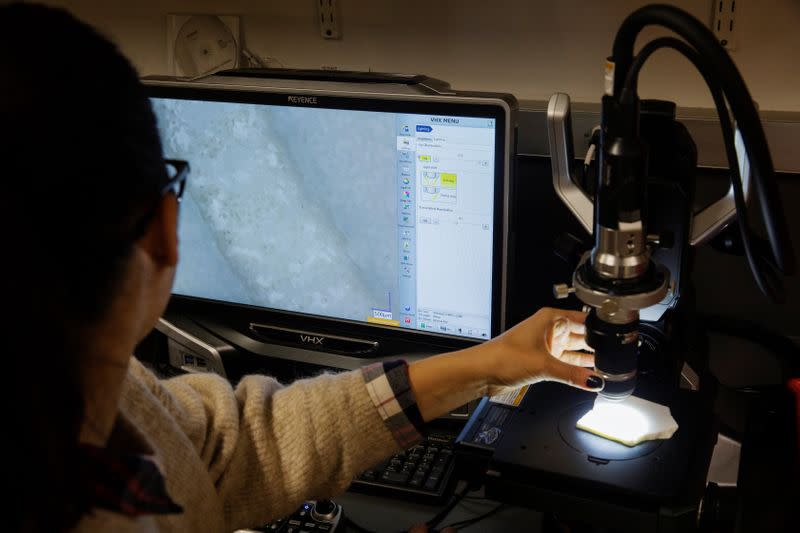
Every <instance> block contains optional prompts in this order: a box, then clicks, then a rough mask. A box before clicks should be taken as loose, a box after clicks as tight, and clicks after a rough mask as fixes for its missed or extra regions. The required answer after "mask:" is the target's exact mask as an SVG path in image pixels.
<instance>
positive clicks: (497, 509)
mask: <svg viewBox="0 0 800 533" xmlns="http://www.w3.org/2000/svg"><path fill="white" fill-rule="evenodd" d="M505 505H506V504H504V503H501V504H498V505H497V506H496V507H494V508H493V509H491V510H489V511H487V512H485V513H483V514H482V515H478V516H475V517H473V518H468V519H466V520H460V521H458V522H453V523H452V524H448V525H446V526H444V527H443V528H442V529H447V528H448V527H452V528H454V529H456V530H458V529H462V528H465V527H469V526H473V525H475V524H477V523H478V522H480V521H481V520H486V519H487V518H489V517H490V516H494V515H496V514H497V513H499V512H500V511H502V510H503V508H504V507H505Z"/></svg>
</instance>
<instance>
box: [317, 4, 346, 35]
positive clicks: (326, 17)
mask: <svg viewBox="0 0 800 533" xmlns="http://www.w3.org/2000/svg"><path fill="white" fill-rule="evenodd" d="M341 22H342V15H341V12H340V10H339V0H319V32H320V35H322V38H323V39H341V38H342V25H341Z"/></svg>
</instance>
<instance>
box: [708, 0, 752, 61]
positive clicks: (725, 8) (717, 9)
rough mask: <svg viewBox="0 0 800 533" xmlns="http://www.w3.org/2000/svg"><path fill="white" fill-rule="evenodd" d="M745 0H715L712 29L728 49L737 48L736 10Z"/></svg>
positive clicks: (713, 3) (720, 42)
mask: <svg viewBox="0 0 800 533" xmlns="http://www.w3.org/2000/svg"><path fill="white" fill-rule="evenodd" d="M743 1H744V0H713V2H712V4H711V5H712V14H711V15H712V16H711V30H712V31H713V32H714V35H715V36H716V37H717V40H718V41H719V44H721V45H722V46H723V47H724V48H725V49H726V50H735V49H736V38H735V36H736V22H735V15H736V10H737V9H741V8H742V2H743Z"/></svg>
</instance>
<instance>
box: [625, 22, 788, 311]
mask: <svg viewBox="0 0 800 533" xmlns="http://www.w3.org/2000/svg"><path fill="white" fill-rule="evenodd" d="M662 48H672V49H673V50H675V51H677V52H679V53H681V54H682V55H683V56H684V57H686V58H687V59H688V60H689V61H690V62H691V63H692V64H693V65H694V67H695V68H696V69H697V70H698V72H700V74H701V75H702V76H703V79H704V80H705V82H706V85H707V86H708V89H709V91H710V92H711V96H712V98H713V99H714V105H715V106H716V108H717V114H718V115H719V122H720V127H721V129H722V138H723V141H724V144H725V153H726V155H727V159H728V166H729V167H730V172H731V186H732V187H733V196H734V203H735V205H736V214H737V217H738V218H739V224H738V226H739V233H740V235H741V238H742V245H743V247H744V252H745V257H746V259H747V263H748V265H749V267H750V271H751V272H752V274H753V278H754V279H755V282H756V285H758V288H759V289H760V290H761V292H762V293H763V294H764V295H765V296H766V297H767V298H769V299H770V300H772V301H774V302H780V301H783V294H782V291H781V290H780V289H781V285H780V279H779V277H778V275H777V274H776V272H775V271H774V268H775V267H774V265H771V264H770V263H769V262H768V259H767V260H763V259H766V258H763V256H761V255H760V254H758V253H757V252H756V250H755V249H754V248H755V245H756V242H757V237H756V236H755V234H753V232H752V231H751V229H750V224H749V222H748V214H747V203H746V201H745V197H744V188H743V186H742V177H741V172H740V169H739V158H738V156H737V154H736V141H735V139H734V132H733V131H734V130H733V125H732V124H731V119H730V114H729V112H728V107H727V105H726V104H725V97H724V94H723V92H722V88H721V87H720V86H719V84H718V83H717V82H716V81H715V80H714V78H712V77H711V74H710V71H711V69H710V67H709V65H708V64H707V63H706V62H705V60H704V59H703V58H702V57H701V56H700V55H699V54H698V53H697V51H696V50H694V49H693V48H692V47H690V46H689V45H688V44H686V43H685V42H683V41H681V40H678V39H675V38H674V37H662V38H659V39H655V40H653V41H651V42H649V43H647V44H646V45H645V46H644V47H642V49H641V50H640V51H639V54H637V55H636V58H635V59H634V61H633V64H632V65H631V67H630V69H629V70H628V73H627V75H626V76H625V83H624V85H623V87H622V90H621V91H620V101H623V102H624V101H628V100H630V99H633V98H635V97H636V92H637V86H638V78H639V72H640V71H641V69H642V67H643V66H644V64H645V62H646V61H647V60H648V59H649V58H650V56H651V55H652V54H653V53H654V52H655V51H657V50H660V49H662ZM762 258H763V259H762ZM760 259H762V260H760Z"/></svg>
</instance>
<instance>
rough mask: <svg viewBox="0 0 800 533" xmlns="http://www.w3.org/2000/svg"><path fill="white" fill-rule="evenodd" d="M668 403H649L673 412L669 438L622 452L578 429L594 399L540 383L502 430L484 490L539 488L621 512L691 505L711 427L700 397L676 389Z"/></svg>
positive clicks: (697, 492)
mask: <svg viewBox="0 0 800 533" xmlns="http://www.w3.org/2000/svg"><path fill="white" fill-rule="evenodd" d="M640 385H642V384H640ZM637 394H641V391H639V390H637ZM671 396H672V397H671V398H663V397H662V398H652V397H651V399H652V400H654V401H657V402H658V403H662V404H665V405H668V406H669V408H670V409H671V411H672V416H673V417H674V418H675V420H676V421H677V423H678V430H677V431H676V432H675V433H674V434H673V436H672V437H671V438H670V439H666V440H651V441H645V442H642V443H640V444H637V445H635V446H626V445H624V444H620V443H618V442H613V441H610V440H608V439H606V438H603V437H599V436H597V435H594V434H591V433H588V432H586V431H583V430H581V429H578V428H576V427H575V426H576V422H577V421H578V419H579V418H581V417H582V416H583V415H585V414H586V413H587V412H588V411H589V410H590V409H591V408H592V406H593V405H594V400H595V397H596V395H595V394H592V393H588V392H584V391H579V390H576V389H571V388H568V387H566V386H564V385H560V384H557V383H539V384H537V385H535V386H533V387H531V388H530V390H529V391H528V393H527V395H526V397H525V399H524V400H523V402H522V403H521V404H520V406H519V408H517V409H516V410H515V412H514V413H513V414H512V416H511V418H510V419H509V421H508V422H507V423H506V424H504V427H503V431H502V437H501V438H500V439H499V442H498V443H497V446H496V448H495V451H494V454H493V456H492V459H491V460H490V464H489V474H490V475H489V476H488V478H487V479H490V480H491V481H487V484H489V485H491V486H492V487H494V489H496V490H499V491H501V492H504V488H503V485H504V483H506V482H508V483H509V484H510V485H509V487H510V486H511V485H513V487H514V489H513V490H514V491H516V492H522V493H524V492H525V488H526V487H527V488H530V489H531V490H532V491H533V492H534V493H535V492H536V490H537V488H541V489H543V490H546V491H548V492H551V493H552V492H563V493H566V494H570V495H572V496H582V497H585V498H590V499H592V500H595V501H606V502H614V503H619V504H620V505H624V506H629V505H644V506H653V505H655V506H656V507H658V506H661V505H675V504H681V503H686V504H688V505H696V504H697V501H696V500H699V496H700V494H701V492H702V489H703V487H704V485H705V476H706V472H707V470H708V462H709V460H710V457H711V452H712V450H713V446H714V442H715V439H716V424H715V421H714V416H713V413H712V410H711V408H710V403H709V402H706V401H704V399H703V397H702V396H701V395H700V394H699V393H697V392H693V391H686V390H676V391H673V393H672V394H671ZM706 404H708V405H706ZM533 506H534V507H536V505H535V504H533Z"/></svg>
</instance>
